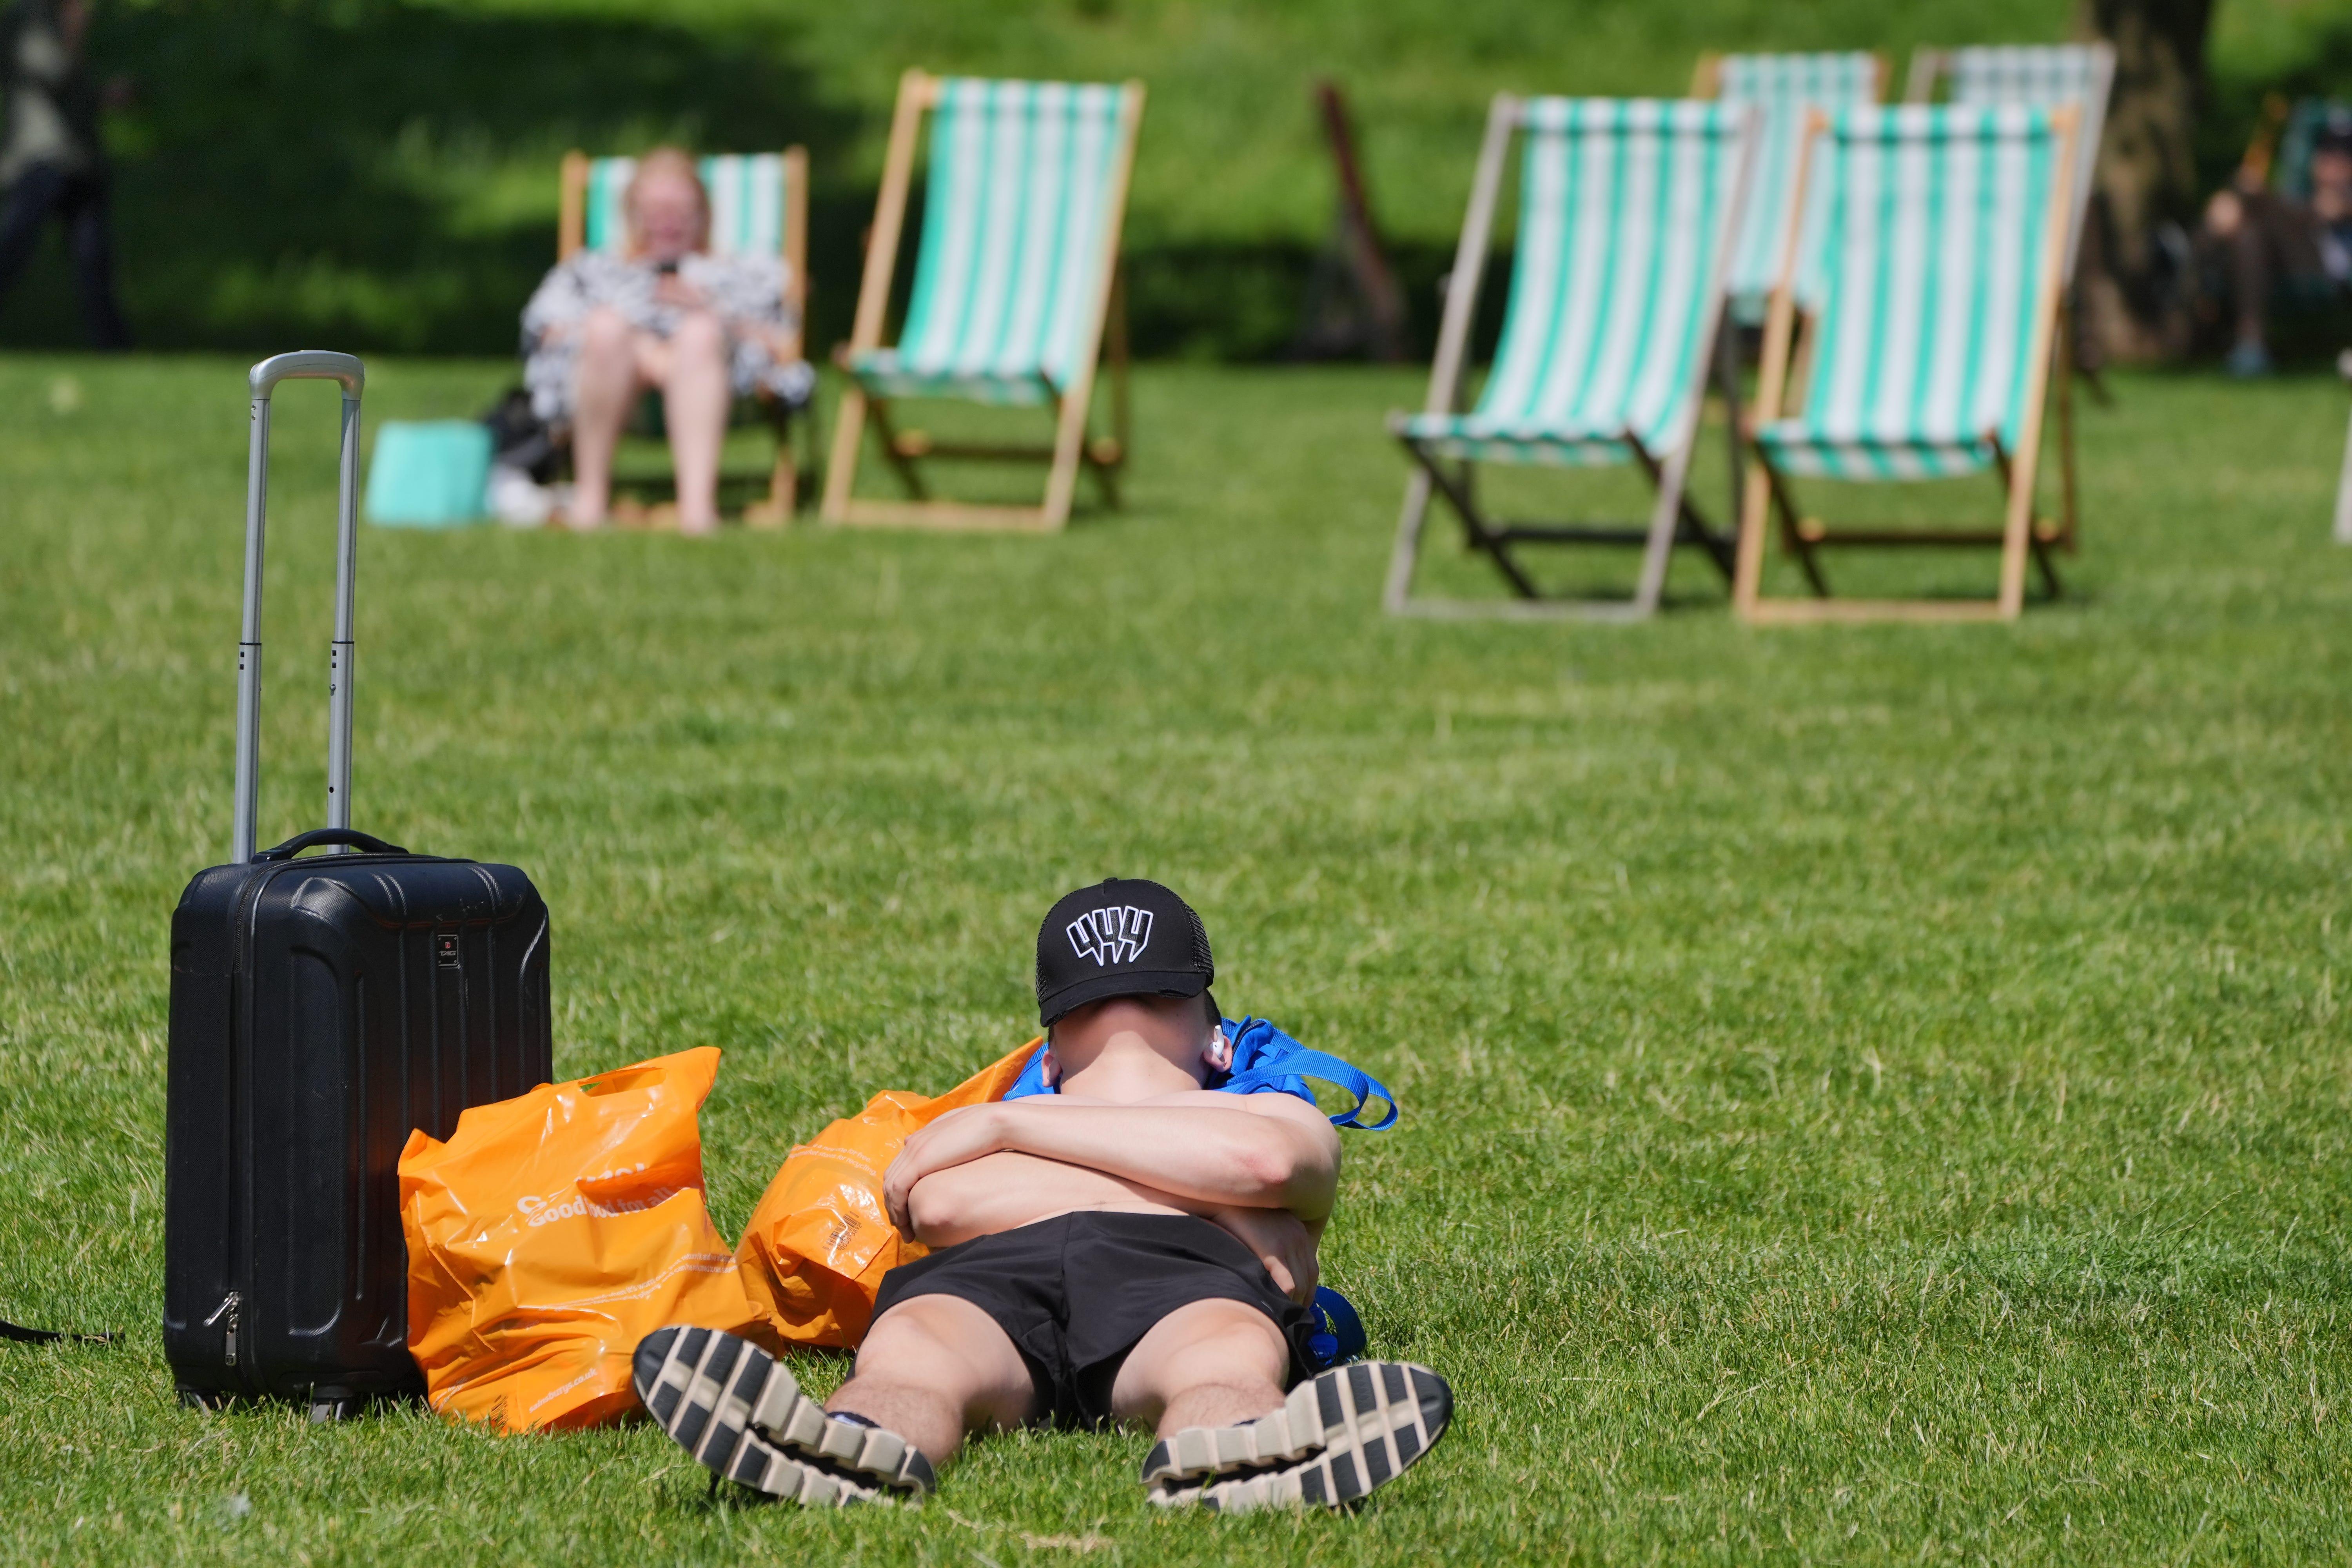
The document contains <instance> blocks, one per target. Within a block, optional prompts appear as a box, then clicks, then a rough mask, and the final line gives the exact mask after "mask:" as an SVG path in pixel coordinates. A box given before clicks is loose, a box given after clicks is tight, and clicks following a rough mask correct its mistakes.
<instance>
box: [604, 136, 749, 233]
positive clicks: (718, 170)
mask: <svg viewBox="0 0 2352 1568" xmlns="http://www.w3.org/2000/svg"><path fill="white" fill-rule="evenodd" d="M696 166H697V168H698V169H699V170H700V171H701V174H702V184H703V188H704V189H705V190H707V191H709V193H710V254H711V255H713V256H781V255H782V254H783V249H784V179H785V174H784V160H783V159H782V156H781V155H779V154H777V153H737V154H731V155H729V156H724V157H718V158H703V159H699V160H698V161H697V163H696ZM636 172H637V161H636V160H635V158H599V159H597V160H596V161H595V162H593V163H590V164H589V165H588V204H587V213H586V217H587V239H586V243H587V246H588V248H589V249H591V250H608V251H618V250H620V249H621V248H622V247H624V246H625V245H627V244H628V242H629V225H628V218H627V216H626V215H625V213H624V212H623V211H622V198H623V197H625V195H627V194H628V189H629V180H630V177H631V176H632V175H634V174H635V173H636Z"/></svg>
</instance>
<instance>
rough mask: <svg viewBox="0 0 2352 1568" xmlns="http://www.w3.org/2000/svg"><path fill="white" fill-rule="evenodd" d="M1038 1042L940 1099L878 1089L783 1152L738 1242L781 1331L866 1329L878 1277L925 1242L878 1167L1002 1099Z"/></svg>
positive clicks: (819, 1337)
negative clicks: (949, 1120)
mask: <svg viewBox="0 0 2352 1568" xmlns="http://www.w3.org/2000/svg"><path fill="white" fill-rule="evenodd" d="M1043 1044H1045V1042H1044V1040H1043V1039H1035V1040H1032V1041H1030V1042H1029V1043H1028V1044H1027V1045H1025V1046H1024V1047H1021V1048H1020V1049H1019V1050H1017V1051H1015V1052H1013V1054H1012V1055H1011V1056H1009V1057H1006V1058H1004V1059H1003V1061H1001V1062H998V1063H997V1064H996V1065H995V1066H993V1067H992V1068H988V1069H987V1070H985V1071H983V1072H982V1073H980V1074H978V1075H977V1076H975V1077H972V1078H969V1079H965V1080H964V1081H963V1082H962V1083H960V1084H958V1085H957V1086H956V1087H955V1088H953V1089H950V1090H948V1092H947V1093H945V1094H942V1095H940V1096H939V1097H938V1098H937V1099H932V1100H926V1099H925V1098H923V1097H922V1096H921V1095H919V1094H907V1093H903V1092H900V1091H898V1090H895V1089H894V1090H889V1091H887V1092H885V1093H882V1094H877V1095H876V1096H875V1097H874V1098H873V1099H872V1100H867V1101H866V1109H865V1110H862V1111H860V1112H859V1113H858V1114H856V1116H845V1117H844V1118H842V1119H841V1120H840V1121H835V1122H834V1123H833V1124H831V1125H830V1126H828V1127H827V1128H825V1130H824V1131H822V1132H820V1133H818V1134H817V1135H816V1136H815V1137H814V1139H812V1140H810V1141H809V1142H806V1143H803V1144H802V1145H801V1146H800V1147H799V1148H797V1149H794V1150H793V1152H791V1153H790V1154H789V1155H787V1156H786V1157H785V1159H784V1163H783V1168H782V1170H780V1171H778V1172H777V1173H776V1179H775V1180H774V1181H772V1182H770V1183H769V1184H768V1190H767V1192H766V1193H765V1194H761V1198H760V1206H759V1207H758V1208H756V1209H754V1210H752V1211H751V1224H750V1225H748V1226H744V1227H743V1242H742V1245H741V1246H740V1247H738V1248H737V1249H736V1256H737V1257H738V1258H741V1259H742V1263H743V1288H744V1289H745V1290H747V1291H749V1292H750V1294H751V1300H753V1302H755V1303H757V1304H758V1305H759V1306H761V1307H762V1308H764V1309H765V1310H767V1312H768V1313H769V1314H770V1316H771V1317H772V1320H773V1321H774V1324H775V1327H776V1330H777V1331H778V1332H779V1333H781V1334H782V1336H783V1337H784V1338H785V1339H788V1340H792V1341H794V1342H798V1343H801V1344H806V1345H840V1346H851V1345H855V1344H856V1343H857V1342H859V1341H860V1340H862V1339H864V1338H865V1337H866V1328H867V1327H868V1326H869V1325H870V1324H871V1323H872V1322H873V1321H874V1297H875V1295H876V1293H877V1291H879V1290H880V1289H882V1276H884V1275H885V1274H887V1273H888V1272H890V1270H891V1269H893V1268H897V1267H898V1265H899V1264H901V1263H911V1262H913V1261H914V1260H915V1259H916V1258H920V1257H922V1256H923V1255H924V1254H925V1253H927V1252H929V1250H930V1248H929V1247H925V1246H924V1245H923V1244H922V1243H921V1242H919V1241H917V1240H915V1239H914V1238H913V1237H907V1236H901V1235H900V1234H899V1233H898V1227H897V1226H894V1225H892V1224H891V1223H890V1214H889V1210H888V1209H887V1207H886V1206H885V1205H884V1204H883V1201H882V1173H884V1172H885V1171H887V1170H888V1169H889V1168H890V1162H891V1161H892V1160H894V1159H896V1158H897V1157H898V1150H899V1149H900V1147H901V1146H903V1145H904V1144H905V1143H906V1142H907V1139H908V1135H909V1134H911V1133H913V1132H914V1131H916V1130H918V1129H919V1128H922V1127H926V1126H929V1124H930V1123H931V1121H933V1120H934V1119H935V1118H937V1117H939V1116H940V1115H942V1114H944V1113H946V1112H947V1111H950V1110H957V1109H959V1108H960V1107H962V1106H966V1105H985V1104H986V1103H988V1102H989V1101H990V1100H1002V1099H1003V1098H1004V1091H1005V1090H1006V1089H1011V1088H1012V1087H1013V1085H1014V1084H1015V1083H1016V1082H1018V1081H1019V1080H1020V1078H1021V1069H1022V1068H1025V1067H1027V1066H1028V1065H1029V1058H1031V1057H1032V1056H1033V1055H1034V1054H1035V1053H1036V1050H1037V1047H1039V1046H1041V1045H1043Z"/></svg>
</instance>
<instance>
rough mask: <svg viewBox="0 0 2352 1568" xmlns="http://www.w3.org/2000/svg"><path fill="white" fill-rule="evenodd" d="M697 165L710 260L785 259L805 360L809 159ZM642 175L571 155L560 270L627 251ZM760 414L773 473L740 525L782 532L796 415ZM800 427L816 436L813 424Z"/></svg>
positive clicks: (794, 346) (766, 410)
mask: <svg viewBox="0 0 2352 1568" xmlns="http://www.w3.org/2000/svg"><path fill="white" fill-rule="evenodd" d="M696 163H697V170H698V173H699V174H701V175H702V184H703V188H704V189H705V190H707V191H709V193H710V237H709V247H710V251H711V254H712V255H714V256H753V255H768V256H781V257H782V258H783V260H784V289H785V301H784V302H785V304H786V306H787V307H788V310H787V312H786V313H787V314H788V315H790V316H791V318H792V320H793V322H794V323H795V325H794V327H793V342H792V343H791V344H790V345H789V347H790V349H791V353H792V355H793V357H795V358H798V357H800V356H801V355H802V354H803V352H804V351H803V348H802V347H801V342H802V338H801V334H802V333H803V332H804V331H806V324H807V321H808V150H807V149H806V148H804V147H787V148H785V149H784V150H783V151H782V152H781V153H731V154H722V155H720V156H718V157H710V158H702V159H698V160H697V161H696ZM636 172H637V161H636V160H635V158H591V157H589V156H588V154H586V153H579V152H573V153H566V154H565V155H564V159H563V187H562V205H561V206H560V207H559V208H558V209H557V213H558V216H557V219H556V238H555V258H556V259H557V260H558V261H562V259H564V258H566V257H569V256H570V255H571V254H572V252H573V251H575V250H580V249H583V248H585V249H589V250H605V251H617V250H619V249H620V248H621V247H623V246H625V244H627V242H628V220H627V217H626V215H625V214H624V212H623V211H622V205H621V204H622V199H623V197H624V196H625V195H626V194H627V192H628V188H629V180H630V178H631V177H632V176H633V175H635V174H636ZM761 413H762V415H763V416H765V418H766V420H767V422H768V423H770V424H771V425H772V426H774V427H775V432H776V458H775V463H774V466H773V468H772V469H771V471H770V474H769V479H768V497H767V500H764V501H760V502H757V503H754V504H753V505H752V506H751V507H750V508H749V509H747V510H745V512H744V514H743V515H744V521H747V522H750V523H751V525H752V526H754V527H766V528H777V527H781V526H782V525H783V523H784V522H785V521H787V520H788V519H789V518H791V516H792V514H793V504H794V502H795V501H796V500H797V499H798V497H799V492H800V468H801V461H800V458H797V457H796V456H795V455H794V454H793V444H792V431H791V425H792V411H791V410H790V409H788V408H787V407H785V406H784V405H783V404H782V402H781V401H780V400H778V399H775V398H764V399H762V400H761ZM802 424H803V427H804V428H806V427H809V422H808V421H806V420H803V421H802Z"/></svg>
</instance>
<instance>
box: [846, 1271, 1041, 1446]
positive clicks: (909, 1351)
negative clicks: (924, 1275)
mask: <svg viewBox="0 0 2352 1568" xmlns="http://www.w3.org/2000/svg"><path fill="white" fill-rule="evenodd" d="M854 1376H855V1378H856V1380H859V1381H863V1380H866V1379H871V1380H873V1381H874V1382H876V1383H879V1384H890V1385H896V1386H900V1387H917V1388H924V1389H929V1390H932V1391H935V1392H937V1393H940V1394H944V1395H946V1396H947V1397H949V1398H950V1399H952V1400H954V1401H956V1402H957V1403H959V1404H963V1405H971V1404H974V1403H979V1404H982V1405H988V1406H989V1407H990V1408H991V1409H992V1410H993V1409H995V1408H996V1407H997V1406H1000V1405H1007V1406H1016V1407H1017V1408H1014V1409H1013V1411H1012V1414H1011V1416H1010V1419H1013V1420H1016V1421H1017V1420H1019V1419H1020V1418H1021V1417H1022V1415H1025V1414H1026V1412H1027V1407H1028V1404H1029V1401H1030V1399H1031V1398H1032V1397H1033V1396H1034V1387H1033V1386H1032V1384H1031V1380H1030V1377H1029V1368H1028V1363H1025V1362H1024V1361H1023V1360H1022V1359H1021V1352H1019V1351H1018V1350H1016V1349H1014V1348H1013V1342H1012V1340H1011V1339H1010V1338H1008V1337H1007V1336H1006V1334H1005V1332H1004V1331H1003V1329H1002V1328H1000V1327H999V1326H998V1325H997V1322H996V1321H995V1320H994V1319H993V1318H991V1317H990V1316H989V1315H988V1314H987V1313H986V1312H983V1311H982V1310H980V1309H979V1308H978V1307H975V1306H973V1305H972V1304H971V1302H969V1301H967V1300H963V1299H962V1298H961V1297H956V1296H917V1297H914V1298H913V1299H911V1300H905V1301H901V1302H899V1303H898V1305H897V1306H895V1307H893V1308H891V1309H890V1310H888V1311H887V1312H885V1313H883V1314H882V1316H881V1317H880V1318H878V1319H877V1320H876V1321H875V1323H874V1326H873V1327H872V1328H871V1329H869V1330H868V1331H866V1341H865V1342H864V1343H863V1344H861V1345H860V1346H859V1347H858V1350H857V1366H856V1373H855V1374H854Z"/></svg>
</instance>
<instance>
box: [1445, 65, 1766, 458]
mask: <svg viewBox="0 0 2352 1568" xmlns="http://www.w3.org/2000/svg"><path fill="white" fill-rule="evenodd" d="M1754 119H1755V117H1754V116H1753V114H1752V112H1751V111H1750V110H1748V109H1747V108H1745V107H1744V106H1736V105H1731V104H1724V103H1692V102H1666V101H1663V100H1654V99H1605V98H1585V99H1571V98H1540V99H1533V100H1529V101H1528V103H1527V104H1526V106H1525V109H1524V110H1523V119H1522V122H1521V123H1522V125H1523V127H1524V129H1525V132H1526V136H1527V146H1526V151H1525V153H1524V154H1523V155H1522V159H1521V165H1520V197H1519V233H1518V242H1517V247H1516V248H1515V249H1514V251H1513V254H1512V259H1511V295H1510V302H1509V304H1508V306H1507V309H1506V310H1505V312H1504V318H1503V341H1502V344H1501V346H1500V348H1499V349H1498V350H1497V352H1496V357H1495V368H1494V371H1493V373H1492V374H1489V375H1488V376H1487V378H1486V388H1485V390H1484V392H1483V394H1482V395H1481V396H1480V397H1479V400H1478V406H1477V407H1476V408H1475V410H1474V411H1472V412H1471V413H1469V414H1466V415H1449V414H1422V415H1416V416H1413V417H1412V418H1410V419H1407V420H1405V421H1404V422H1403V423H1402V426H1401V428H1402V434H1403V435H1404V437H1406V439H1408V440H1410V441H1412V442H1413V443H1414V444H1415V445H1417V446H1419V447H1422V449H1423V450H1424V451H1427V452H1430V453H1432V454H1433V455H1438V456H1444V457H1451V458H1478V459H1482V460H1485V461H1488V462H1513V463H1548V464H1554V465H1559V466H1563V467H1568V466H1589V465H1599V464H1604V463H1622V462H1626V461H1630V460H1631V459H1632V458H1633V447H1632V446H1631V445H1630V443H1631V442H1632V441H1636V440H1638V441H1639V442H1640V443H1641V444H1642V446H1643V447H1644V448H1645V449H1647V450H1648V451H1649V452H1650V453H1651V454H1652V455H1653V456H1654V457H1660V458H1663V456H1664V454H1665V453H1667V452H1669V451H1673V450H1676V449H1678V448H1679V447H1681V446H1682V445H1683V444H1684V443H1685V442H1686V441H1687V440H1688V439H1689V438H1690V430H1691V426H1692V424H1693V422H1694V421H1695V420H1696V418H1697V416H1698V402H1699V389H1700V384H1701V380H1702V376H1703V373H1704V368H1705V367H1704V364H1703V363H1702V362H1703V359H1704V357H1705V355H1706V345H1707V340H1708V333H1707V329H1708V326H1709V322H1710V318H1711V316H1712V314H1713V312H1715V311H1716V310H1718V309H1719V308H1720V306H1721V302H1722V299H1723V279H1724V268H1725V263H1726V260H1727V252H1728V249H1729V247H1730V243H1731V233H1732V221H1733V218H1734V217H1735V216H1736V214H1737V212H1738V195H1739V188H1740V182H1741V179H1742V177H1743V175H1744V174H1746V169H1745V166H1744V165H1745V163H1746V160H1745V159H1744V158H1743V153H1746V152H1747V151H1748V146H1749V143H1750V138H1751V128H1752V126H1753V124H1754Z"/></svg>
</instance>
